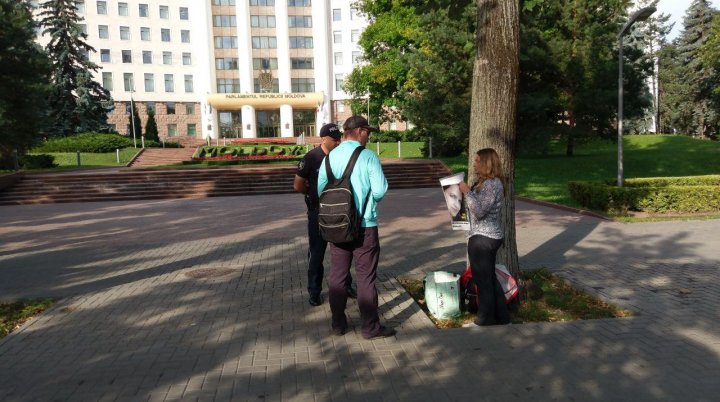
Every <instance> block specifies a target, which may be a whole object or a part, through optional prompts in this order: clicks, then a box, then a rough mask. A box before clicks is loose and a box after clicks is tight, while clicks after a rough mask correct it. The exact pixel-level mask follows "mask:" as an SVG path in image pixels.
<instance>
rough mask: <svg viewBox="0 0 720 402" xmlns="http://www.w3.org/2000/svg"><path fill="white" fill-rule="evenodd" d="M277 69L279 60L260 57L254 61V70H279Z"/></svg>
mask: <svg viewBox="0 0 720 402" xmlns="http://www.w3.org/2000/svg"><path fill="white" fill-rule="evenodd" d="M277 68H278V59H277V58H274V57H272V58H268V57H260V58H254V59H253V70H277Z"/></svg>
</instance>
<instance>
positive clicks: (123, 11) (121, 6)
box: [118, 2, 128, 17]
mask: <svg viewBox="0 0 720 402" xmlns="http://www.w3.org/2000/svg"><path fill="white" fill-rule="evenodd" d="M118 15H120V16H123V17H127V15H128V3H122V2H120V3H118Z"/></svg>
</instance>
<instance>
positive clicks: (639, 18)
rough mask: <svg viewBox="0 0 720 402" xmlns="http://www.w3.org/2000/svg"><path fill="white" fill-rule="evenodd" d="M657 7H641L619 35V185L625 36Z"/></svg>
mask: <svg viewBox="0 0 720 402" xmlns="http://www.w3.org/2000/svg"><path fill="white" fill-rule="evenodd" d="M656 10H657V9H656V8H655V6H650V7H645V8H641V9H640V10H637V11H635V13H633V15H631V16H630V19H628V21H627V22H626V23H625V25H624V26H623V27H622V29H621V30H620V32H619V33H618V35H617V38H618V64H619V68H618V121H617V127H618V172H617V185H618V187H622V186H623V182H624V180H623V36H625V34H627V33H628V32H629V31H630V28H631V27H632V25H633V24H634V23H636V22H637V21H645V20H646V19H648V17H650V15H652V13H654V12H655V11H656Z"/></svg>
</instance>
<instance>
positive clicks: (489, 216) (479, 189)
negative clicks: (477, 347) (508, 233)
mask: <svg viewBox="0 0 720 402" xmlns="http://www.w3.org/2000/svg"><path fill="white" fill-rule="evenodd" d="M473 170H474V171H475V174H477V177H478V181H477V182H476V183H475V184H473V186H472V187H468V185H467V184H465V182H460V183H459V185H458V186H459V188H460V191H462V192H463V193H464V194H465V204H466V206H467V214H468V216H469V220H470V230H469V231H468V245H467V248H468V257H469V259H470V269H471V270H472V276H473V282H474V284H475V286H476V290H477V293H476V294H477V295H478V312H477V317H476V318H475V322H474V325H498V324H509V323H510V313H509V312H508V309H507V306H506V305H505V296H504V294H503V290H502V287H501V286H500V283H499V282H498V280H497V277H496V276H495V256H496V255H497V251H498V249H499V248H500V246H501V245H502V242H503V228H502V225H501V222H502V221H501V210H502V206H503V200H504V198H505V196H504V183H505V178H504V177H503V174H502V167H501V165H500V157H499V156H498V154H497V152H495V150H494V149H492V148H485V149H481V150H479V151H478V152H477V154H476V155H475V162H474V163H473Z"/></svg>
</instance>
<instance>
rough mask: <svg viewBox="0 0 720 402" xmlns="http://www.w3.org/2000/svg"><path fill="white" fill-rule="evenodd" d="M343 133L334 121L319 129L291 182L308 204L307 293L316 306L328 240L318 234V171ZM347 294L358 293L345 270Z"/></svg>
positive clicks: (353, 294)
mask: <svg viewBox="0 0 720 402" xmlns="http://www.w3.org/2000/svg"><path fill="white" fill-rule="evenodd" d="M341 135H342V133H341V132H340V130H339V129H338V127H337V126H336V125H335V124H332V123H329V124H326V125H324V126H323V127H322V128H321V129H320V139H321V140H322V142H321V144H320V146H319V147H316V148H314V149H313V150H312V151H310V152H308V153H307V154H305V156H304V157H303V159H302V160H301V161H300V162H299V163H298V170H297V173H296V175H295V181H294V182H293V189H294V190H295V191H296V192H298V193H302V194H305V204H306V205H307V209H308V212H307V216H308V240H309V243H310V246H309V247H308V293H310V300H309V303H310V305H311V306H319V305H321V304H322V302H323V297H322V295H321V294H320V292H322V281H323V274H324V272H325V267H324V266H323V259H325V250H326V249H327V242H326V241H325V240H323V238H322V237H321V236H320V228H319V226H318V207H319V197H318V192H317V180H318V171H319V170H320V168H321V167H322V161H323V158H325V155H327V154H329V153H330V151H332V150H333V148H335V147H336V146H337V145H338V144H339V143H340V136H341ZM347 284H348V285H347V286H348V288H347V291H348V296H349V297H351V298H356V297H357V292H356V291H355V289H353V288H352V286H351V284H352V277H351V276H350V274H348V281H347Z"/></svg>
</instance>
